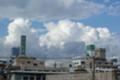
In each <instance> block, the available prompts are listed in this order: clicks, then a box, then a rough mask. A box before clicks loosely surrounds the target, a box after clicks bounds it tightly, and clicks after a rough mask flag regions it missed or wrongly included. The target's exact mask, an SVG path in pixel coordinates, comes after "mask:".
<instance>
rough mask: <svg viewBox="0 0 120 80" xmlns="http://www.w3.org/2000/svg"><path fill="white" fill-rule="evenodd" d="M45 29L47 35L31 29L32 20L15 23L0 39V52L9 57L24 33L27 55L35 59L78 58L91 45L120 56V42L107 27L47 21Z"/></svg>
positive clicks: (67, 21) (20, 19) (64, 21)
mask: <svg viewBox="0 0 120 80" xmlns="http://www.w3.org/2000/svg"><path fill="white" fill-rule="evenodd" d="M44 27H46V33H44V34H43V33H42V34H39V30H37V29H35V28H33V27H32V26H31V21H30V20H28V19H22V18H18V19H15V20H13V21H12V22H11V23H10V24H9V26H8V35H7V36H5V38H3V39H0V45H1V46H0V50H1V51H2V53H4V55H7V56H8V54H10V49H11V48H12V47H13V46H19V45H20V36H21V35H23V34H24V35H26V36H27V54H29V55H32V56H37V57H72V56H79V55H83V53H84V52H85V44H90V43H94V44H96V46H97V47H105V48H106V49H107V51H108V52H109V53H108V54H109V55H119V54H118V52H120V46H119V45H118V44H119V42H120V39H119V37H118V36H116V35H113V33H112V32H110V31H109V29H107V28H103V27H99V28H94V27H91V26H87V25H84V24H82V23H80V22H74V21H70V20H60V21H58V22H57V23H55V22H48V23H45V25H44ZM113 49H114V50H113ZM114 52H115V53H114Z"/></svg>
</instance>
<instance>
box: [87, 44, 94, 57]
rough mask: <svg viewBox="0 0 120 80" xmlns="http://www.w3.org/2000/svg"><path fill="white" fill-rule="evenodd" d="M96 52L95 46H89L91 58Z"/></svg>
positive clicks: (88, 50) (88, 54)
mask: <svg viewBox="0 0 120 80" xmlns="http://www.w3.org/2000/svg"><path fill="white" fill-rule="evenodd" d="M94 52H95V45H93V44H90V45H87V52H86V53H87V56H89V57H92V56H93V55H94Z"/></svg>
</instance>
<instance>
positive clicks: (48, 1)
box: [0, 0, 120, 20]
mask: <svg viewBox="0 0 120 80" xmlns="http://www.w3.org/2000/svg"><path fill="white" fill-rule="evenodd" d="M119 4H120V2H119V1H118V0H116V1H112V0H101V1H100V2H98V0H22V1H21V0H0V11H1V12H0V16H3V17H8V18H16V17H18V16H19V17H23V18H34V19H41V20H53V19H55V20H56V19H66V18H67V19H75V20H78V19H84V18H88V17H91V16H93V15H98V14H101V13H104V12H105V13H107V14H110V15H120V9H119V7H120V6H119Z"/></svg>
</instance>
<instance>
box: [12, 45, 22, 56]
mask: <svg viewBox="0 0 120 80" xmlns="http://www.w3.org/2000/svg"><path fill="white" fill-rule="evenodd" d="M18 55H20V48H19V47H13V48H12V57H17V56H18Z"/></svg>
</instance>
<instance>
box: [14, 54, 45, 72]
mask: <svg viewBox="0 0 120 80" xmlns="http://www.w3.org/2000/svg"><path fill="white" fill-rule="evenodd" d="M12 65H13V66H17V67H19V68H20V70H35V71H36V70H38V71H39V70H44V69H45V65H44V61H42V60H37V59H36V58H33V57H27V56H18V57H16V59H14V61H13V64H12Z"/></svg>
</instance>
